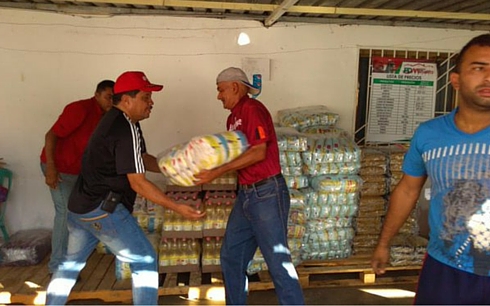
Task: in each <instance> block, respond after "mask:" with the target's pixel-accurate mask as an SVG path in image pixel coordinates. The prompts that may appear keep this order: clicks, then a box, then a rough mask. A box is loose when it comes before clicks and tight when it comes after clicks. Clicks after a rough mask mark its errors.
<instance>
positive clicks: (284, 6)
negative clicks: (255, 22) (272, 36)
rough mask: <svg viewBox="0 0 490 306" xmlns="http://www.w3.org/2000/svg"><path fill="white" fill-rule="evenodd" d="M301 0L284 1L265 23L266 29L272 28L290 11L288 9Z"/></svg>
mask: <svg viewBox="0 0 490 306" xmlns="http://www.w3.org/2000/svg"><path fill="white" fill-rule="evenodd" d="M298 1H299V0H284V1H283V2H282V3H281V4H280V5H279V7H277V8H276V9H275V10H274V11H273V12H272V13H271V14H270V15H269V17H267V19H266V20H265V21H264V25H265V26H266V27H270V26H272V25H273V24H274V22H276V21H277V20H278V19H279V18H281V16H282V15H284V13H286V12H287V11H288V9H289V8H290V7H291V6H293V5H295V4H296V3H297V2H298Z"/></svg>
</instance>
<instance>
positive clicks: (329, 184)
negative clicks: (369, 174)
mask: <svg viewBox="0 0 490 306" xmlns="http://www.w3.org/2000/svg"><path fill="white" fill-rule="evenodd" d="M361 184H362V183H361V178H360V177H359V176H357V175H320V176H316V177H314V178H312V179H311V186H312V187H313V189H315V190H318V191H327V192H337V193H353V192H359V191H360V189H361Z"/></svg>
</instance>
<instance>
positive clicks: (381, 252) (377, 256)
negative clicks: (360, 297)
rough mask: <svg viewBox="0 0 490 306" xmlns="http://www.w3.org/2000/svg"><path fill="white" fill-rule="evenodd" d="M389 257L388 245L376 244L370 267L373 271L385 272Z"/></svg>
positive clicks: (377, 272)
mask: <svg viewBox="0 0 490 306" xmlns="http://www.w3.org/2000/svg"><path fill="white" fill-rule="evenodd" d="M389 259H390V247H389V246H380V245H378V246H377V247H376V249H375V250H374V253H373V257H372V258H371V267H372V268H373V271H374V273H376V274H384V273H385V272H386V266H387V265H388V261H389Z"/></svg>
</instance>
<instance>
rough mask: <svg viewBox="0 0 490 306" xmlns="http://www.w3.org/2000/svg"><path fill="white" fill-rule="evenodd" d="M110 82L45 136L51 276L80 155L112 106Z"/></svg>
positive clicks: (61, 249) (62, 248)
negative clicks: (50, 204) (52, 214)
mask: <svg viewBox="0 0 490 306" xmlns="http://www.w3.org/2000/svg"><path fill="white" fill-rule="evenodd" d="M113 87H114V82H113V81H110V80H104V81H102V82H100V83H99V84H98V85H97V88H96V89H95V95H94V96H93V97H92V98H90V99H86V100H80V101H76V102H72V103H70V104H68V105H67V106H66V107H65V108H64V110H63V112H62V113H61V115H60V116H59V117H58V120H56V122H55V123H54V125H53V126H52V127H51V128H50V129H49V131H48V132H47V133H46V136H45V144H44V148H43V150H42V152H41V169H42V171H43V174H44V176H45V182H46V185H48V186H49V190H50V192H51V198H52V199H53V203H54V208H55V217H54V226H53V235H52V238H51V248H52V251H51V259H50V261H49V265H48V267H49V271H50V273H54V272H55V271H56V269H57V268H58V265H59V264H60V263H61V260H62V258H63V255H64V253H65V252H66V248H67V245H68V229H67V226H66V223H67V221H66V215H67V206H68V198H69V197H70V193H71V191H72V189H73V186H74V185H75V182H76V180H77V177H78V174H79V173H80V168H81V164H82V155H83V151H84V150H85V147H86V146H87V143H88V140H89V138H90V136H91V135H92V132H93V131H94V130H95V128H96V127H97V124H98V123H99V121H100V119H101V118H102V115H103V114H104V113H105V112H107V111H109V109H111V107H112V95H113Z"/></svg>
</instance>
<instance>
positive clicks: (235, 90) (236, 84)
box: [233, 82, 240, 93]
mask: <svg viewBox="0 0 490 306" xmlns="http://www.w3.org/2000/svg"><path fill="white" fill-rule="evenodd" d="M239 91H240V84H238V82H233V92H234V93H237V92H239Z"/></svg>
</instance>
